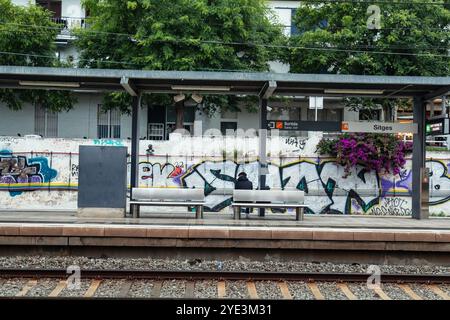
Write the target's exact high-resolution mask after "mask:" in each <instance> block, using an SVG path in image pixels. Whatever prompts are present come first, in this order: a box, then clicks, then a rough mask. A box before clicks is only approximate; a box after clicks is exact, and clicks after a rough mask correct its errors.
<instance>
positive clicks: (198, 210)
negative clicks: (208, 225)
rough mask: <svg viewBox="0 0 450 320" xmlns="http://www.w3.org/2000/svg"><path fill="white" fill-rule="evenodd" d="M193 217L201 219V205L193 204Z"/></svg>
mask: <svg viewBox="0 0 450 320" xmlns="http://www.w3.org/2000/svg"><path fill="white" fill-rule="evenodd" d="M195 219H203V206H195Z"/></svg>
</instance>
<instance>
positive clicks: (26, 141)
mask: <svg viewBox="0 0 450 320" xmlns="http://www.w3.org/2000/svg"><path fill="white" fill-rule="evenodd" d="M319 139H320V137H319V136H318V135H311V137H309V138H303V137H295V136H292V137H278V138H272V139H269V141H268V151H269V152H270V165H269V172H270V174H269V175H268V176H267V184H268V186H269V187H271V188H274V189H277V188H282V187H283V188H297V189H301V190H305V192H306V198H305V199H306V200H305V201H306V203H307V204H309V205H310V209H311V211H310V212H311V213H315V214H324V213H340V214H370V215H401V216H408V215H411V197H410V194H411V190H412V179H411V176H412V174H411V161H410V160H408V162H407V165H406V166H405V168H404V170H402V172H401V173H400V174H399V175H397V176H392V175H382V176H379V175H377V174H375V173H373V172H372V173H367V172H364V171H362V167H359V166H358V167H356V168H354V170H353V171H352V173H351V175H350V176H349V177H347V178H343V175H344V170H343V168H342V167H341V166H340V165H337V164H336V163H335V161H334V160H333V159H329V158H320V157H318V156H317V155H316V154H315V153H314V152H315V148H316V145H317V143H318V141H319ZM148 144H152V145H153V149H154V154H153V155H147V154H146V152H145V150H146V149H147V146H148ZM257 144H258V143H257V139H256V138H248V139H243V138H228V139H223V138H217V137H215V138H204V137H203V138H202V137H197V138H191V137H181V136H177V135H172V137H171V140H168V141H141V145H140V147H141V156H140V175H139V178H140V182H139V183H140V185H141V186H144V187H182V186H184V187H190V188H192V187H197V188H198V187H201V188H205V195H206V206H207V209H208V210H212V211H223V212H229V211H230V208H229V205H230V202H231V192H232V189H233V185H234V181H235V179H236V176H237V174H238V173H239V172H241V171H245V172H247V174H248V176H249V179H250V180H251V181H252V182H253V185H254V187H255V188H256V187H257V186H258V180H257V171H258V170H257V168H258V162H257V159H256V155H257V152H258V150H257ZM79 145H99V146H100V145H108V146H122V145H124V146H128V147H129V141H126V140H108V139H105V140H98V139H81V140H77V139H36V138H18V137H0V208H1V209H2V210H21V209H22V210H27V209H76V200H77V192H76V190H77V185H78V147H79ZM223 150H227V151H228V153H227V157H226V158H225V159H224V158H223ZM235 150H236V151H235ZM235 152H236V153H237V157H236V158H235ZM427 156H428V160H427V162H426V165H427V167H429V168H430V169H431V176H430V212H431V213H432V214H433V215H447V216H449V215H450V202H449V200H450V175H449V174H448V169H449V167H450V153H428V154H427ZM15 163H17V164H18V168H19V169H18V170H15V169H11V168H12V167H11V165H14V164H15ZM128 170H129V168H128ZM158 210H163V211H164V210H171V208H165V209H164V208H163V209H158Z"/></svg>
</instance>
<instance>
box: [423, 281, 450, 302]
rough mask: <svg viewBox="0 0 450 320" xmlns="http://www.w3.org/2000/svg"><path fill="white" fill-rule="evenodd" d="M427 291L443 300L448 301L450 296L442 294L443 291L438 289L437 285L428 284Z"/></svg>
mask: <svg viewBox="0 0 450 320" xmlns="http://www.w3.org/2000/svg"><path fill="white" fill-rule="evenodd" d="M428 289H430V290H431V291H433V292H434V293H435V294H437V295H438V296H439V297H441V298H442V299H444V300H450V296H449V295H448V294H447V293H446V292H444V290H442V289H441V288H439V287H438V286H437V285H435V284H429V285H428Z"/></svg>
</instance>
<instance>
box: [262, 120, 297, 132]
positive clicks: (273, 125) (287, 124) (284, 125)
mask: <svg viewBox="0 0 450 320" xmlns="http://www.w3.org/2000/svg"><path fill="white" fill-rule="evenodd" d="M268 126H269V129H278V130H300V125H299V122H298V121H269V122H268Z"/></svg>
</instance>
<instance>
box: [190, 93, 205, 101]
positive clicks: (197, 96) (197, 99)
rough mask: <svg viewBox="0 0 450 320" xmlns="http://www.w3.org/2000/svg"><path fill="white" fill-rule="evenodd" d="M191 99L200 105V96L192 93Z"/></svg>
mask: <svg viewBox="0 0 450 320" xmlns="http://www.w3.org/2000/svg"><path fill="white" fill-rule="evenodd" d="M191 98H192V100H194V101H195V102H197V103H202V101H203V97H202V96H201V95H199V94H196V93H194V94H193V95H192V96H191Z"/></svg>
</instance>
